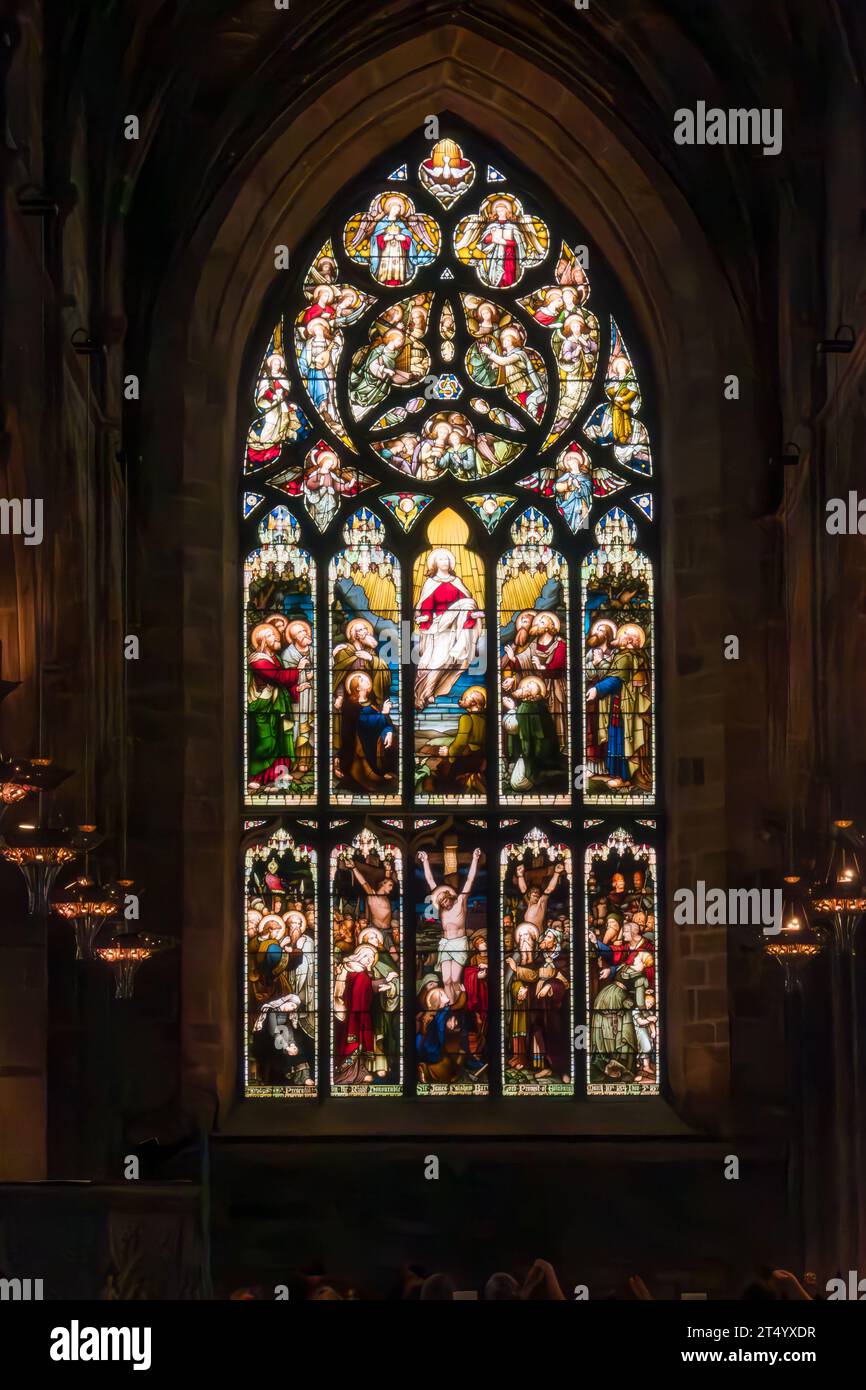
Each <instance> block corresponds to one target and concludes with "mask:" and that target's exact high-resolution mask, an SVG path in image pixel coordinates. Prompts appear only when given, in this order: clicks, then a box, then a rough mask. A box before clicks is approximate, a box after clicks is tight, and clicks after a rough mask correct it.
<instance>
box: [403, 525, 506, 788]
mask: <svg viewBox="0 0 866 1390" xmlns="http://www.w3.org/2000/svg"><path fill="white" fill-rule="evenodd" d="M427 541H428V548H427V549H425V550H422V551H421V552H420V554H419V555H418V556H417V558H416V560H415V566H414V575H413V631H412V656H413V663H414V672H415V682H414V689H413V705H414V712H413V720H414V726H413V727H414V752H415V799H416V801H417V802H418V803H419V804H421V805H424V804H429V805H435V804H440V805H442V804H448V803H449V802H450V801H454V800H456V801H460V802H463V803H469V804H473V803H483V802H484V800H485V799H486V792H487V703H488V701H487V640H486V637H487V634H486V617H485V592H484V561H483V560H482V559H481V557H480V556H479V555H478V553H477V552H476V551H475V549H474V548H472V547H471V546H470V545H469V544H468V541H469V527H468V526H467V524H466V522H465V521H464V520H463V518H462V517H461V516H459V515H458V514H457V513H456V512H455V511H453V510H452V509H450V508H447V509H446V510H445V511H443V512H441V513H440V514H439V515H438V516H436V517H434V518H433V520H432V521H431V522H430V523H429V524H428V526H427Z"/></svg>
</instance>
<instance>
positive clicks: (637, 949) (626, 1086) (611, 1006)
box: [584, 830, 660, 1096]
mask: <svg viewBox="0 0 866 1390" xmlns="http://www.w3.org/2000/svg"><path fill="white" fill-rule="evenodd" d="M584 875H585V876H584V886H585V892H586V928H587V930H586V936H587V942H586V949H587V972H586V981H587V994H586V1009H587V1018H588V1019H589V1047H588V1050H587V1090H588V1093H589V1094H590V1095H595V1096H598V1095H607V1096H621V1095H641V1094H643V1095H654V1094H657V1093H658V1089H659V1044H660V1027H659V998H660V995H659V969H658V928H657V926H656V923H657V919H658V918H657V914H658V892H657V869H656V855H655V850H654V849H653V848H652V846H650V845H643V844H637V843H635V840H634V839H633V837H632V836H631V835H629V834H628V833H627V832H626V831H624V830H614V831H613V832H612V833H611V834H610V835H609V836H608V838H607V839H606V840H605V841H604V842H603V843H602V842H598V843H594V844H591V845H589V846H588V847H587V850H586V855H585V864H584Z"/></svg>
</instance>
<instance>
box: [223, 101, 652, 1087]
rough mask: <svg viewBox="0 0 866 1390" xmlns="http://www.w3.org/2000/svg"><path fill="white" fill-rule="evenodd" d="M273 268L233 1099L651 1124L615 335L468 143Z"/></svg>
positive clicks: (641, 813) (630, 584) (634, 397)
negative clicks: (441, 1102)
mask: <svg viewBox="0 0 866 1390" xmlns="http://www.w3.org/2000/svg"><path fill="white" fill-rule="evenodd" d="M442 124H443V126H444V124H445V123H444V121H443V123H442ZM291 259H292V267H293V269H292V271H291V272H289V273H286V272H282V273H281V279H280V284H279V287H275V294H278V309H277V313H276V318H277V322H276V324H274V323H273V320H272V319H271V321H270V322H264V323H263V324H262V332H261V335H260V336H259V338H258V339H257V341H256V342H255V343H254V344H251V349H250V364H251V366H250V379H249V381H248V382H246V383H245V386H244V391H245V396H244V402H243V411H242V430H241V434H240V437H239V440H238V448H239V455H240V467H239V470H238V483H239V499H238V511H237V516H238V525H239V527H240V531H241V557H242V571H243V585H242V594H241V607H242V615H243V616H242V648H241V650H242V668H243V678H242V694H243V711H242V713H243V731H242V752H243V771H242V783H241V797H240V812H241V820H242V822H243V823H244V827H245V828H244V849H243V856H242V858H243V865H242V869H243V883H244V904H243V919H242V941H243V965H242V970H243V981H244V990H245V1001H246V1003H245V1011H244V1040H243V1056H244V1067H243V1074H244V1092H245V1095H246V1096H247V1097H249V1098H251V1099H263V1100H282V1101H285V1102H287V1103H289V1102H294V1101H297V1100H302V1099H305V1100H310V1099H314V1100H316V1101H317V1102H318V1101H321V1102H325V1103H329V1102H330V1101H331V1100H333V1103H334V1104H335V1105H340V1104H342V1102H343V1100H344V1099H345V1098H349V1097H355V1098H358V1099H361V1100H363V1101H364V1103H365V1105H366V1102H367V1101H368V1100H370V1099H373V1098H375V1097H379V1098H383V1099H388V1100H391V1102H392V1103H396V1104H402V1103H403V1102H404V1101H406V1100H412V1099H413V1098H414V1099H415V1100H416V1101H417V1102H418V1103H419V1104H420V1105H426V1104H427V1103H428V1102H429V1103H432V1102H433V1101H435V1099H437V1098H442V1097H449V1098H454V1100H455V1101H457V1102H459V1103H460V1104H479V1105H481V1104H486V1103H487V1101H488V1099H489V1098H493V1097H497V1096H505V1097H509V1098H513V1100H514V1103H515V1104H519V1105H524V1104H525V1105H527V1106H531V1105H532V1104H534V1103H542V1102H543V1101H544V1099H545V1098H560V1099H564V1100H566V1101H569V1102H570V1103H580V1102H582V1101H590V1102H602V1101H603V1100H604V1098H606V1097H611V1096H620V1097H626V1098H628V1097H645V1096H652V1095H654V1094H657V1093H658V1091H659V1089H660V1086H661V1077H662V1070H663V1068H662V1061H661V1053H660V1041H661V1037H662V1021H663V1013H664V1005H663V996H662V993H661V979H660V974H659V946H660V937H661V931H660V924H659V922H658V901H659V895H660V887H659V875H660V873H661V870H662V867H663V865H662V859H663V856H662V849H661V846H662V844H663V836H664V819H663V812H664V808H663V805H662V804H661V799H660V792H659V783H658V779H659V759H658V738H659V735H660V720H659V717H658V714H659V712H660V708H661V707H660V705H659V695H658V689H659V687H658V679H659V677H658V671H657V658H656V653H657V651H658V650H659V647H658V631H657V623H658V615H657V611H656V592H657V590H656V573H657V553H658V551H657V540H656V535H655V532H656V529H657V527H658V525H659V515H660V513H659V499H658V497H657V496H656V490H655V482H654V476H653V458H654V452H655V451H657V448H658V440H657V437H656V432H655V416H654V412H653V408H652V391H651V389H650V378H649V375H648V366H647V363H646V361H645V359H644V358H643V357H642V355H641V347H640V334H639V332H638V331H637V328H636V326H635V321H634V319H633V317H632V315H631V313H630V310H629V306H628V304H627V303H625V302H624V300H623V297H622V295H621V293H620V291H619V289H618V288H617V285H616V282H615V281H614V279H613V278H612V276H611V275H610V273H609V271H608V268H607V266H606V263H605V260H604V249H603V248H602V247H595V246H594V245H593V244H592V242H591V241H589V239H588V238H587V236H586V234H585V233H584V231H583V229H582V228H581V226H580V221H579V216H578V215H577V212H576V211H575V213H571V212H569V211H568V210H567V209H564V208H562V207H561V206H559V205H558V203H557V201H556V198H555V196H554V195H553V194H552V193H551V191H550V190H547V189H545V188H544V187H543V186H542V185H541V184H540V183H539V182H538V181H537V180H536V179H535V178H534V177H533V174H532V171H531V170H526V169H523V168H521V167H519V166H518V165H516V164H515V162H514V161H513V160H511V159H510V157H509V156H508V153H507V151H506V150H504V149H500V148H496V149H493V148H490V147H488V146H487V144H486V143H485V142H484V141H482V140H481V139H480V138H479V137H478V136H476V135H475V134H473V133H472V132H470V131H468V130H465V129H461V128H459V127H458V126H457V124H456V123H455V124H453V125H452V126H451V127H450V128H449V129H447V130H444V129H443V130H442V131H440V136H439V138H438V139H436V140H431V141H428V140H426V139H425V138H424V137H423V136H419V137H418V138H417V139H415V140H410V141H408V142H407V143H406V144H405V145H404V146H402V147H400V148H397V149H394V150H392V151H390V152H389V153H388V154H387V155H386V156H385V157H384V158H383V159H381V160H380V161H378V162H377V164H376V165H375V166H374V167H372V168H371V169H369V170H368V171H367V172H366V173H365V174H363V175H362V176H361V177H359V178H357V179H355V180H354V181H353V182H352V183H351V184H350V185H349V186H348V187H347V188H346V189H345V191H344V192H343V193H341V194H339V195H338V196H337V197H336V199H335V200H334V202H333V204H332V205H331V207H330V208H329V209H328V210H327V212H326V213H325V215H324V217H323V219H322V221H321V223H320V225H318V226H317V227H316V228H315V229H314V231H313V233H312V235H311V237H310V239H309V241H308V242H307V243H306V244H304V245H302V246H299V247H297V248H293V249H292V258H291ZM271 302H272V303H276V302H277V301H276V300H273V301H271ZM272 313H273V311H272ZM374 1109H375V1107H374ZM598 1110H599V1113H600V1114H601V1113H603V1105H601V1104H599V1106H598Z"/></svg>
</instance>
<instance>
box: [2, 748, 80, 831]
mask: <svg viewBox="0 0 866 1390" xmlns="http://www.w3.org/2000/svg"><path fill="white" fill-rule="evenodd" d="M70 775H71V774H70V773H69V772H68V771H67V770H66V768H62V767H54V765H53V762H52V759H51V758H0V825H2V824H3V818H4V816H6V815H7V814H8V811H9V808H10V806H15V805H17V804H18V802H19V801H23V800H24V798H25V797H26V796H30V795H31V794H32V793H33V792H45V791H48V792H53V791H55V790H56V788H57V787H59V786H60V784H61V782H65V781H66V778H67V777H69V776H70Z"/></svg>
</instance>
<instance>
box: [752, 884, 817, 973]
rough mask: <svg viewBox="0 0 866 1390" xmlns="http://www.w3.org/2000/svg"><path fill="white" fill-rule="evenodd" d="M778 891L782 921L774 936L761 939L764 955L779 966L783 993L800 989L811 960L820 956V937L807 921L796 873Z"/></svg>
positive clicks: (806, 903) (804, 897) (806, 904)
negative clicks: (782, 980)
mask: <svg viewBox="0 0 866 1390" xmlns="http://www.w3.org/2000/svg"><path fill="white" fill-rule="evenodd" d="M783 882H784V884H785V887H784V888H783V889H782V921H781V931H780V932H779V934H778V936H772V937H768V936H765V937H763V938H762V945H763V951H764V955H765V956H767V957H768V958H769V959H770V960H775V961H777V962H778V964H779V965H780V966H781V967H782V970H783V972H784V976H785V990H786V992H788V993H790V992H791V991H792V990H795V989H797V988H799V987H800V985H801V983H802V978H803V974H804V972H805V969H806V968H807V967H808V965H809V964H810V962H811V961H813V960H814V959H815V957H816V956H818V955H820V953H821V949H822V942H821V938H820V937H819V935H818V933H817V932H816V931H815V930H814V929H813V927H812V925H811V923H810V921H809V901H808V897H807V893H806V885H805V884H804V883H803V881H802V879H801V878H800V875H799V874H786V875H785V878H784V880H783Z"/></svg>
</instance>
